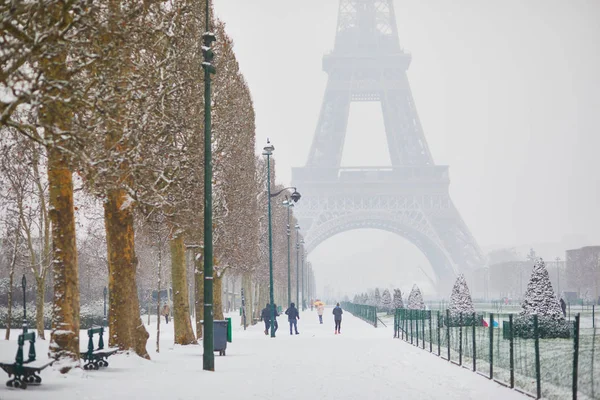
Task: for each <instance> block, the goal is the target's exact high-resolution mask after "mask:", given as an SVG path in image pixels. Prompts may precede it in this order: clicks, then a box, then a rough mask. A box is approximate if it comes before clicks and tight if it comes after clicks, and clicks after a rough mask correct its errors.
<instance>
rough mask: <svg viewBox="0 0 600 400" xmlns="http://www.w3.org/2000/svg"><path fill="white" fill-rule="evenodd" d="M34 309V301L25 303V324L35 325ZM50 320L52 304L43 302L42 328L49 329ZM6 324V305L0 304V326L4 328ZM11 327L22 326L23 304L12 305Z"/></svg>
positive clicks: (17, 327) (19, 327)
mask: <svg viewBox="0 0 600 400" xmlns="http://www.w3.org/2000/svg"><path fill="white" fill-rule="evenodd" d="M35 316H36V309H35V303H33V302H32V303H27V326H29V327H30V328H33V327H35ZM51 322H52V304H51V303H46V304H44V328H45V329H50V324H51ZM7 326H8V307H6V306H0V328H1V329H6V327H7ZM10 326H11V328H12V329H21V327H22V326H23V305H22V304H20V305H14V306H13V308H12V318H11V324H10Z"/></svg>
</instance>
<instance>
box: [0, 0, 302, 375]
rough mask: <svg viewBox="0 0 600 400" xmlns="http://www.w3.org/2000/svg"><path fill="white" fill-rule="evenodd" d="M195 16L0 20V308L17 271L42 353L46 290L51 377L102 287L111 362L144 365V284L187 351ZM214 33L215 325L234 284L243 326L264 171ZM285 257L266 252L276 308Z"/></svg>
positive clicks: (260, 267)
mask: <svg viewBox="0 0 600 400" xmlns="http://www.w3.org/2000/svg"><path fill="white" fill-rule="evenodd" d="M203 4H204V2H203V1H199V0H180V1H179V0H177V1H169V2H136V1H130V0H120V1H105V0H100V1H95V2H66V3H65V2H64V1H58V0H49V1H46V2H43V3H40V2H17V3H15V2H12V3H5V4H2V5H0V43H2V52H0V68H1V70H0V132H1V135H0V150H1V151H2V152H1V153H0V174H1V176H2V178H1V179H0V182H2V184H1V186H0V196H2V203H1V204H2V208H3V209H2V210H0V216H1V218H2V221H1V225H0V229H1V232H2V242H1V252H2V257H3V260H5V263H4V265H7V268H6V271H4V273H6V276H7V277H8V280H9V283H8V285H9V288H10V289H11V290H9V291H8V293H9V294H8V296H9V299H8V306H9V308H10V307H11V305H12V303H13V302H12V299H11V298H10V296H12V288H13V287H14V285H15V282H14V279H15V272H18V271H19V270H20V269H23V270H25V271H26V272H27V273H28V274H29V275H30V276H33V277H34V278H35V279H34V281H35V286H36V298H37V300H36V309H37V311H36V313H37V318H36V325H37V330H38V333H39V334H40V336H42V337H43V335H44V329H43V315H44V299H45V290H46V288H47V287H48V285H51V286H50V287H51V288H52V291H53V296H52V333H51V338H50V340H51V343H50V352H51V354H50V356H51V357H53V358H58V359H59V363H58V365H59V366H60V368H61V370H62V371H63V372H67V371H68V370H69V369H70V368H72V367H73V366H76V365H78V363H79V348H80V346H79V329H80V326H79V325H80V324H79V321H80V318H79V317H80V315H79V314H80V305H81V300H85V299H83V298H82V293H85V295H86V297H89V299H90V300H92V299H97V298H98V297H99V294H100V293H101V288H103V287H104V286H105V285H106V284H107V286H108V290H109V320H108V323H109V329H110V333H111V334H110V336H109V337H110V343H109V344H110V345H111V346H118V347H120V348H121V349H132V350H133V351H134V352H135V353H137V354H138V355H140V356H142V357H145V358H149V354H148V352H147V349H146V342H147V339H148V336H149V335H148V332H147V330H146V328H145V327H144V324H143V323H142V321H141V318H140V303H139V298H138V296H136V295H135V294H136V293H139V292H140V290H139V289H140V288H141V287H145V288H147V289H148V290H149V289H150V287H151V286H152V282H154V283H155V288H156V291H157V293H160V291H161V289H163V288H164V286H166V285H165V280H167V281H168V280H170V281H171V283H172V288H173V299H172V301H173V310H174V325H175V326H174V329H175V342H176V343H179V344H191V343H195V341H196V338H197V337H199V336H201V334H202V330H201V327H200V326H199V325H198V323H199V321H200V320H201V319H202V311H203V304H202V301H203V300H202V299H203V292H202V281H203V277H202V262H203V260H202V247H201V244H202V241H203V237H202V226H203V221H202V217H203V209H204V204H203V196H204V187H203V179H202V177H203V175H204V169H203V163H204V160H203V153H204V151H203V141H202V138H203V129H204V127H203V119H204V115H203V110H204V104H203V96H202V94H203V90H204V88H203V85H204V82H203V73H202V68H201V63H202V53H201V49H200V46H199V45H198V43H200V42H201V35H202V32H203V27H202V24H201V22H202V21H203V20H204V18H205V14H204V12H205V11H204V8H203ZM211 13H212V12H211ZM211 20H212V26H213V27H214V28H213V29H214V32H215V34H216V36H217V38H218V40H217V44H216V45H215V52H216V54H217V57H216V62H215V66H216V68H217V71H218V73H217V75H216V77H215V80H214V94H213V141H212V153H213V154H214V156H213V170H214V179H213V197H214V201H213V204H214V209H213V213H214V248H215V260H214V265H215V268H214V270H215V275H214V277H213V278H214V284H215V300H214V306H215V318H217V319H218V318H222V304H221V298H220V294H221V293H222V288H221V285H222V279H223V277H224V275H225V274H227V273H229V274H233V275H241V276H242V287H243V288H244V289H245V294H246V305H247V307H249V308H248V310H247V312H246V313H247V315H252V304H253V301H252V296H258V297H260V298H266V294H267V293H268V277H267V274H268V270H267V259H268V258H267V256H268V254H267V251H268V248H267V246H266V235H267V218H266V201H267V199H266V191H265V187H266V185H267V182H266V164H265V162H264V161H263V160H262V159H261V158H257V157H256V156H255V154H254V148H255V118H254V108H253V103H252V97H251V94H250V91H249V88H248V85H247V83H246V81H245V80H244V77H243V76H242V74H241V73H240V71H239V65H238V63H237V60H236V58H235V55H234V51H233V42H232V40H231V39H230V38H229V37H228V36H227V34H226V32H225V26H224V24H223V23H222V22H220V21H219V20H217V19H215V18H214V17H213V16H212V15H211ZM272 177H273V181H272V182H270V183H269V184H271V185H273V186H274V190H278V189H277V186H276V185H275V184H274V182H275V174H272ZM292 220H293V222H292V224H295V222H296V221H295V219H293V218H292ZM273 221H274V223H273V227H274V230H275V231H279V230H281V231H284V230H285V225H286V224H287V210H284V209H283V207H274V217H273ZM292 226H293V225H292ZM286 245H287V241H286V240H285V236H284V235H275V236H274V259H275V260H276V261H278V262H276V265H275V282H276V293H278V295H279V296H283V293H284V292H285V290H284V287H286V285H287V275H286V272H284V271H285V270H286V269H285V268H284V260H285V259H286V256H285V257H284V256H283V255H284V254H286V253H285V252H286V251H287V247H286ZM292 250H293V251H295V249H292ZM300 251H303V249H300ZM49 272H52V273H51V274H50V273H49ZM169 272H170V274H169ZM152 276H154V278H152ZM167 276H169V278H170V279H167V278H166V277H167ZM140 282H143V284H141V285H140V284H138V283H140ZM192 283H193V284H192ZM86 286H87V287H86ZM84 288H85V289H84ZM82 289H84V290H82ZM148 290H146V292H148ZM189 290H193V292H194V296H193V297H194V300H195V301H194V306H195V308H196V321H197V326H196V332H195V333H194V330H193V326H192V323H191V318H190V301H189V298H190V297H191V293H189ZM99 291H100V292H99ZM281 298H282V299H283V297H281ZM157 303H158V305H160V299H159V301H158V302H157ZM158 305H157V306H158ZM9 312H10V311H9ZM9 321H10V318H9ZM157 329H160V325H157ZM7 332H8V331H7ZM7 334H9V333H7ZM157 340H158V339H157ZM157 351H158V347H157Z"/></svg>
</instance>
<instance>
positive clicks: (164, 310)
mask: <svg viewBox="0 0 600 400" xmlns="http://www.w3.org/2000/svg"><path fill="white" fill-rule="evenodd" d="M160 313H161V314H162V315H164V316H165V321H166V322H167V324H168V323H169V314H171V307H169V305H168V304H167V303H164V304H163V306H162V310H161V311H160Z"/></svg>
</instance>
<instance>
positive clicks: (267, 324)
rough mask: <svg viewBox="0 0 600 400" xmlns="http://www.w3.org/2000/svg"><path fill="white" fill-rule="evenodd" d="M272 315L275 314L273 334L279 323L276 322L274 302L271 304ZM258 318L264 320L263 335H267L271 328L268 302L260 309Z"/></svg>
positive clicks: (277, 315) (276, 315)
mask: <svg viewBox="0 0 600 400" xmlns="http://www.w3.org/2000/svg"><path fill="white" fill-rule="evenodd" d="M273 315H274V316H275V319H274V320H273V335H275V332H277V328H279V325H278V324H277V317H279V313H278V312H277V305H276V304H273ZM260 318H261V319H262V320H263V321H265V335H268V334H269V329H270V328H271V311H270V308H269V303H267V306H266V307H265V308H263V310H262V311H261V313H260Z"/></svg>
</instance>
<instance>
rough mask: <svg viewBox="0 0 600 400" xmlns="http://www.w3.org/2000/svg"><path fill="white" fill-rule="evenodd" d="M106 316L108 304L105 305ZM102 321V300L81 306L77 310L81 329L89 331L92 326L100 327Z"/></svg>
mask: <svg viewBox="0 0 600 400" xmlns="http://www.w3.org/2000/svg"><path fill="white" fill-rule="evenodd" d="M106 308H107V310H106V312H107V314H108V304H107V305H106ZM103 320H104V300H98V301H94V302H91V303H88V304H82V305H81V306H80V308H79V326H80V327H81V329H89V328H91V327H92V326H98V325H102V321H103Z"/></svg>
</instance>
